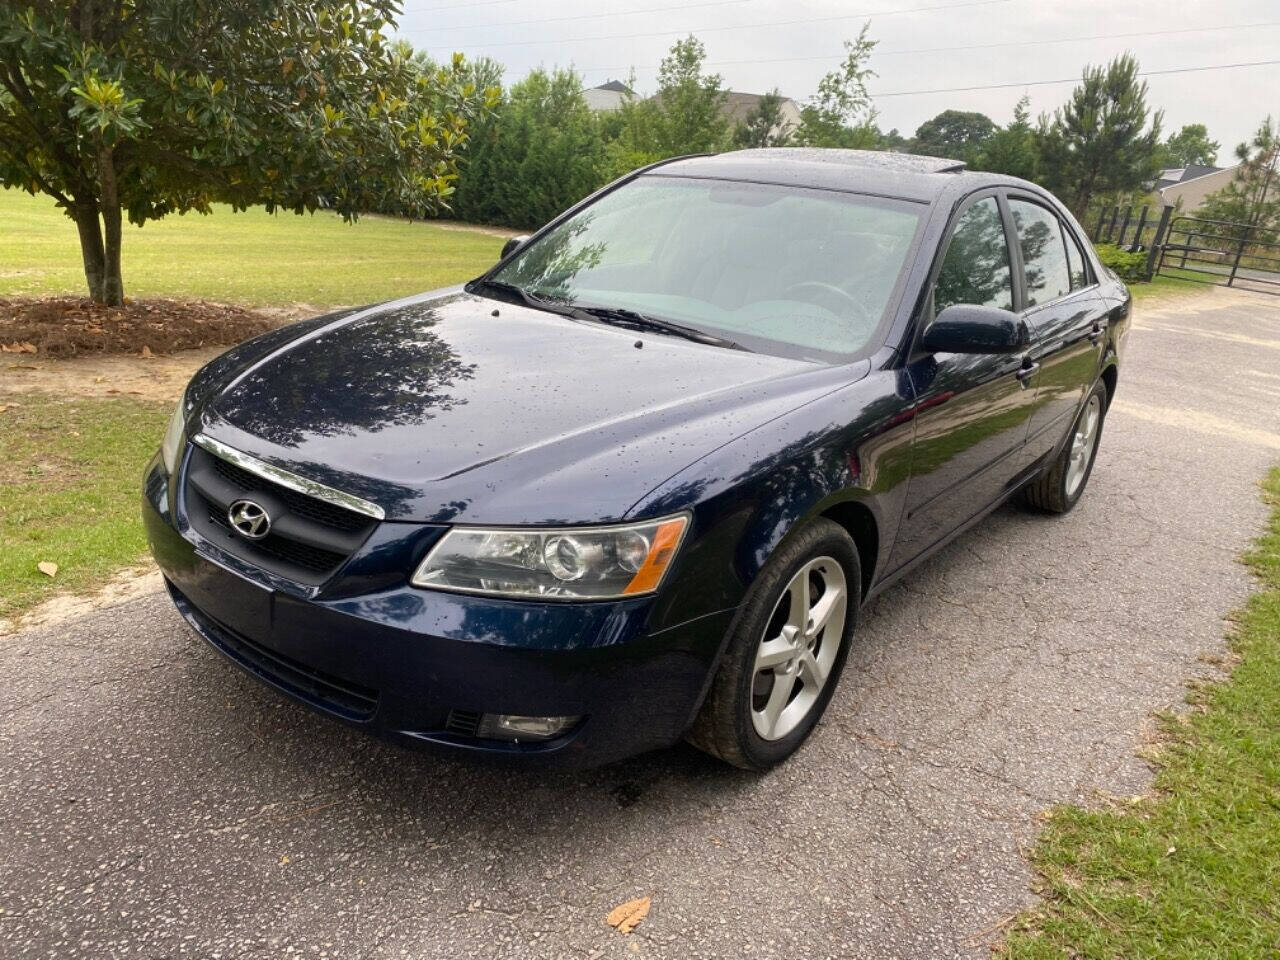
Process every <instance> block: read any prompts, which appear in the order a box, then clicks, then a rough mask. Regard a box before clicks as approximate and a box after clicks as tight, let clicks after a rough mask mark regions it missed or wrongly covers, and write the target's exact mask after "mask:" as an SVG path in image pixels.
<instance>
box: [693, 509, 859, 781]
mask: <svg viewBox="0 0 1280 960" xmlns="http://www.w3.org/2000/svg"><path fill="white" fill-rule="evenodd" d="M861 583H862V580H861V570H860V566H859V563H858V551H857V548H856V547H855V546H854V543H853V540H852V539H851V538H850V537H849V534H848V533H846V532H845V530H844V528H842V527H841V526H840V525H839V524H836V523H833V522H832V521H830V520H817V521H814V522H813V523H812V524H810V525H809V526H808V527H806V528H805V529H804V530H802V531H800V532H799V533H798V534H796V535H795V536H794V537H793V538H792V539H790V540H789V541H788V542H787V543H785V544H784V545H783V546H782V547H781V548H780V549H779V550H778V552H777V553H776V554H775V555H774V556H773V557H772V558H771V559H770V560H769V562H768V563H767V564H766V565H765V567H764V569H763V570H761V572H760V575H759V576H758V577H757V578H756V582H755V583H754V584H752V587H751V590H750V591H749V592H748V594H747V599H746V600H745V601H744V603H743V608H742V611H741V612H740V614H739V616H738V618H737V619H736V620H735V622H734V626H733V628H732V632H731V633H730V636H729V639H728V643H727V646H726V649H725V653H724V656H723V658H722V660H721V664H720V669H719V670H718V672H717V673H716V677H715V679H714V680H713V681H712V686H711V690H710V691H709V692H708V694H707V699H706V702H705V703H704V704H703V705H702V710H701V711H700V712H699V714H698V718H697V720H695V721H694V725H693V729H692V730H690V732H689V735H688V739H689V742H690V743H692V744H693V745H694V746H696V747H698V748H699V749H701V750H705V751H706V752H707V753H710V754H713V755H714V756H717V757H719V758H720V759H722V760H724V761H726V762H728V763H731V764H733V765H734V766H736V767H742V768H743V769H746V770H764V769H767V768H768V767H771V766H773V765H774V764H776V763H779V762H781V761H782V760H785V759H786V758H787V757H789V756H791V754H792V753H794V752H795V751H796V750H797V749H798V748H799V746H800V744H801V743H803V742H804V740H805V738H806V737H807V736H808V735H809V732H810V731H811V730H812V729H813V727H814V725H815V724H816V723H817V722H818V719H819V718H820V717H821V716H822V714H823V712H824V711H825V710H826V708H827V704H828V703H829V702H830V700H831V696H832V694H833V693H834V692H835V687H836V682H837V680H838V678H839V676H840V671H841V670H842V669H843V667H844V661H845V657H846V655H847V654H848V648H849V638H850V636H851V635H852V633H853V627H854V622H855V621H856V619H857V611H858V604H859V600H860V596H861Z"/></svg>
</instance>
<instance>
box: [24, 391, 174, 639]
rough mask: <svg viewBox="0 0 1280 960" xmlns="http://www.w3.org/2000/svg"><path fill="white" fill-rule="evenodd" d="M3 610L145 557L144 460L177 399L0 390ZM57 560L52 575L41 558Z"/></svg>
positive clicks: (89, 585)
mask: <svg viewBox="0 0 1280 960" xmlns="http://www.w3.org/2000/svg"><path fill="white" fill-rule="evenodd" d="M0 400H2V401H3V404H4V405H7V407H6V409H4V410H0V618H3V617H5V616H10V615H12V614H14V613H17V612H19V611H21V610H24V609H26V608H28V607H30V606H32V605H33V604H35V603H38V602H39V601H41V600H43V599H45V598H47V597H50V596H53V595H54V594H55V593H66V592H70V591H80V590H86V589H88V590H92V589H93V588H94V587H96V586H98V585H99V584H100V583H101V582H102V581H103V580H105V579H106V578H107V577H108V576H109V575H110V574H111V573H112V572H113V571H115V570H116V569H118V568H119V567H121V566H124V565H127V564H130V563H134V562H136V561H137V560H139V559H140V558H141V557H142V555H143V553H144V551H145V549H146V541H145V539H144V537H143V533H142V524H141V522H140V521H139V519H138V511H139V506H138V504H139V502H140V501H139V498H140V497H141V493H140V490H141V483H142V468H143V466H144V465H145V464H146V462H147V461H148V460H149V459H150V458H151V455H152V454H153V453H154V452H155V450H156V448H157V447H158V446H159V444H160V434H161V433H162V432H163V431H164V425H165V420H166V418H167V417H168V415H169V412H170V411H169V407H168V406H167V405H164V406H162V405H158V404H154V403H143V402H140V401H137V400H133V399H125V398H110V399H98V400H84V399H80V400H58V399H55V398H51V397H49V396H47V395H43V394H32V395H29V396H14V395H8V394H5V395H0ZM42 561H52V562H53V563H56V564H57V565H58V568H59V569H58V573H57V575H56V576H55V577H53V578H50V577H47V576H45V575H44V574H43V573H40V572H39V571H38V570H37V569H36V564H38V563H40V562H42Z"/></svg>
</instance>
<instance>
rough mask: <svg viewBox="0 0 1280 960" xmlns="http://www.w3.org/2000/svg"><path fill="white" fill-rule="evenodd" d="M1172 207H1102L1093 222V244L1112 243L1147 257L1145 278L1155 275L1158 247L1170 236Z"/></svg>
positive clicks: (1158, 253)
mask: <svg viewBox="0 0 1280 960" xmlns="http://www.w3.org/2000/svg"><path fill="white" fill-rule="evenodd" d="M1172 216H1173V207H1160V208H1158V209H1155V210H1153V209H1152V208H1151V207H1149V206H1144V207H1139V208H1137V209H1135V208H1133V207H1104V208H1103V209H1102V210H1101V211H1099V213H1098V214H1097V217H1096V219H1095V220H1094V227H1093V233H1092V234H1091V238H1092V240H1093V242H1094V243H1113V244H1115V245H1116V246H1117V247H1119V248H1120V249H1122V250H1128V251H1130V252H1131V253H1137V252H1145V253H1146V254H1147V267H1146V276H1147V279H1148V280H1150V279H1151V277H1152V276H1153V275H1154V274H1155V271H1156V264H1157V261H1158V259H1159V255H1160V246H1161V244H1163V243H1164V242H1165V239H1166V237H1167V236H1168V234H1169V219H1170V217H1172Z"/></svg>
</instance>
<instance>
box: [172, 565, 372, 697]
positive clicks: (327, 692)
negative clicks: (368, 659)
mask: <svg viewBox="0 0 1280 960" xmlns="http://www.w3.org/2000/svg"><path fill="white" fill-rule="evenodd" d="M165 585H166V586H167V587H168V588H169V593H170V595H171V596H172V597H173V600H174V603H176V604H177V606H178V609H179V610H180V611H181V612H182V614H183V615H184V616H185V617H186V618H187V619H188V620H190V621H192V623H193V624H195V625H196V626H197V627H198V628H199V630H200V633H201V635H202V636H204V637H205V639H207V640H208V641H209V642H210V643H212V644H213V645H214V646H215V647H217V648H218V649H219V650H221V651H222V652H223V653H225V654H226V655H227V656H229V657H230V658H231V659H232V660H234V661H236V662H237V663H238V664H240V665H241V666H242V667H244V668H245V669H246V670H248V671H249V672H250V673H253V674H254V675H256V676H258V677H260V678H262V679H263V680H266V681H268V682H269V683H272V684H274V685H275V686H277V687H280V688H281V689H283V690H285V691H287V692H288V693H291V694H293V696H295V697H297V698H299V699H300V700H305V701H307V702H308V703H311V704H313V705H314V706H317V707H320V708H322V709H324V710H328V711H329V712H330V713H336V714H338V715H339V716H343V717H346V718H347V719H349V720H368V719H370V718H371V717H372V716H373V714H374V712H375V711H376V710H377V709H378V691H377V690H374V689H372V688H370V687H365V686H361V685H360V684H357V683H352V682H351V681H350V680H344V679H342V678H341V677H335V676H333V675H332V674H328V673H325V672H324V671H322V670H316V669H315V668H314V667H309V666H307V665H306V664H304V663H299V662H298V661H296V660H293V659H291V658H289V657H286V656H284V655H283V654H279V653H276V652H275V651H274V650H270V649H268V648H267V647H264V646H263V645H262V644H260V643H257V642H255V641H253V640H250V639H249V638H248V637H246V636H244V635H243V634H240V633H237V632H235V631H234V630H232V629H230V628H229V627H226V626H224V625H223V624H221V623H219V622H218V621H217V620H214V619H213V618H212V617H210V616H208V615H207V614H205V613H204V612H203V611H200V610H197V609H196V608H195V607H194V606H193V605H192V604H191V601H189V600H188V599H187V598H186V596H185V595H183V593H182V592H181V591H180V590H178V588H177V587H175V586H174V585H173V584H171V583H169V582H168V581H166V582H165Z"/></svg>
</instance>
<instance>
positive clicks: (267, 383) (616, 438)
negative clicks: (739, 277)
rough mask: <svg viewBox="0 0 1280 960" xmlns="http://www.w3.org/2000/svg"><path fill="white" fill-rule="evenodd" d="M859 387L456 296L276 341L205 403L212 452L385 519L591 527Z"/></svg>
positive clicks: (757, 358)
mask: <svg viewBox="0 0 1280 960" xmlns="http://www.w3.org/2000/svg"><path fill="white" fill-rule="evenodd" d="M865 372H866V364H865V363H863V364H857V365H850V366H844V367H831V366H824V365H818V364H813V363H808V362H803V361H798V360H789V359H784V358H779V357H772V356H766V355H762V354H754V353H747V352H744V351H737V350H729V349H724V348H720V347H714V346H708V345H705V344H700V343H695V342H692V341H688V340H683V339H680V338H677V337H672V336H668V335H665V334H649V333H637V332H635V331H633V330H624V329H621V328H618V327H611V326H607V325H604V324H600V323H596V322H592V321H588V320H576V319H572V318H569V317H564V316H560V315H557V314H553V313H548V312H545V311H540V310H534V309H529V308H526V307H522V306H515V305H511V304H508V303H505V302H501V303H500V302H497V301H494V300H488V299H484V298H481V297H477V296H474V295H471V294H468V293H465V292H462V291H461V290H455V291H451V292H448V293H446V294H444V295H439V294H436V295H424V296H422V297H419V298H414V299H409V300H402V301H397V302H395V303H390V304H385V305H382V306H379V307H373V308H370V309H366V310H361V311H356V312H352V313H348V314H346V315H343V316H340V317H337V318H336V319H333V318H330V319H328V320H323V321H310V322H307V323H304V324H301V325H299V327H298V328H297V331H296V332H295V333H294V335H293V336H292V337H290V336H288V335H285V334H282V333H281V332H277V333H276V334H274V335H271V334H269V335H267V336H266V337H264V338H261V339H260V340H259V341H258V342H257V343H256V345H255V344H254V343H250V344H247V345H245V346H244V347H242V348H239V349H238V351H233V352H232V353H231V354H228V355H226V357H224V358H223V359H221V360H220V361H215V362H214V364H211V366H210V368H209V369H208V372H207V373H206V374H204V375H203V376H202V377H198V378H197V381H196V382H193V389H194V390H195V391H196V392H197V393H198V394H199V397H198V399H197V405H198V406H199V407H200V409H199V413H198V416H199V429H200V430H202V431H203V432H204V433H205V434H207V435H209V436H211V437H213V438H214V439H217V440H220V441H222V442H223V443H226V444H228V445H230V446H232V447H235V448H237V449H239V450H242V451H244V452H246V453H249V454H251V455H253V456H256V457H258V458H260V459H262V460H265V461H267V462H269V463H273V464H275V465H277V466H281V467H284V468H285V469H288V470H292V471H294V472H296V473H299V474H301V475H303V476H306V477H309V478H311V479H314V480H318V481H320V482H322V483H326V484H329V485H330V486H334V487H337V488H339V489H342V490H346V491H348V492H350V493H354V494H357V495H359V496H362V497H364V498H366V499H368V500H372V501H373V502H375V503H377V504H379V505H380V506H382V507H383V509H384V510H385V511H386V513H387V517H388V518H389V519H399V520H419V521H438V522H445V521H460V522H471V523H510V524H526V523H588V522H598V521H605V520H616V519H621V518H623V517H625V516H626V514H627V511H628V509H629V508H630V507H631V506H632V505H633V504H635V503H636V502H637V501H638V500H640V499H641V498H642V497H643V496H644V494H646V493H647V492H648V491H649V490H651V489H653V487H655V486H656V485H657V484H659V483H661V482H662V481H663V480H665V479H666V478H668V477H670V476H672V475H673V474H675V473H677V472H678V471H680V470H682V469H683V468H685V467H686V466H688V465H689V464H690V463H692V462H694V461H696V460H697V459H699V458H700V457H702V456H704V455H706V454H707V453H709V452H710V451H711V450H713V449H715V448H717V447H719V446H721V445H723V444H725V443H727V442H730V441H732V440H734V439H735V438H737V437H740V436H742V435H743V434H744V433H746V432H748V431H750V430H751V429H752V428H753V427H755V426H758V425H759V424H761V423H763V422H765V421H767V420H769V419H772V418H773V417H775V416H779V415H781V414H782V413H785V412H787V411H789V410H792V409H795V407H797V406H799V405H800V404H803V403H805V402H807V401H808V400H811V399H814V398H816V397H818V396H821V395H822V394H824V393H827V392H829V391H830V390H832V389H836V388H837V387H839V386H841V385H843V384H845V383H848V382H849V381H850V380H852V379H857V377H858V376H860V375H862V374H865ZM210 381H213V382H212V383H211V382H210Z"/></svg>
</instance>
